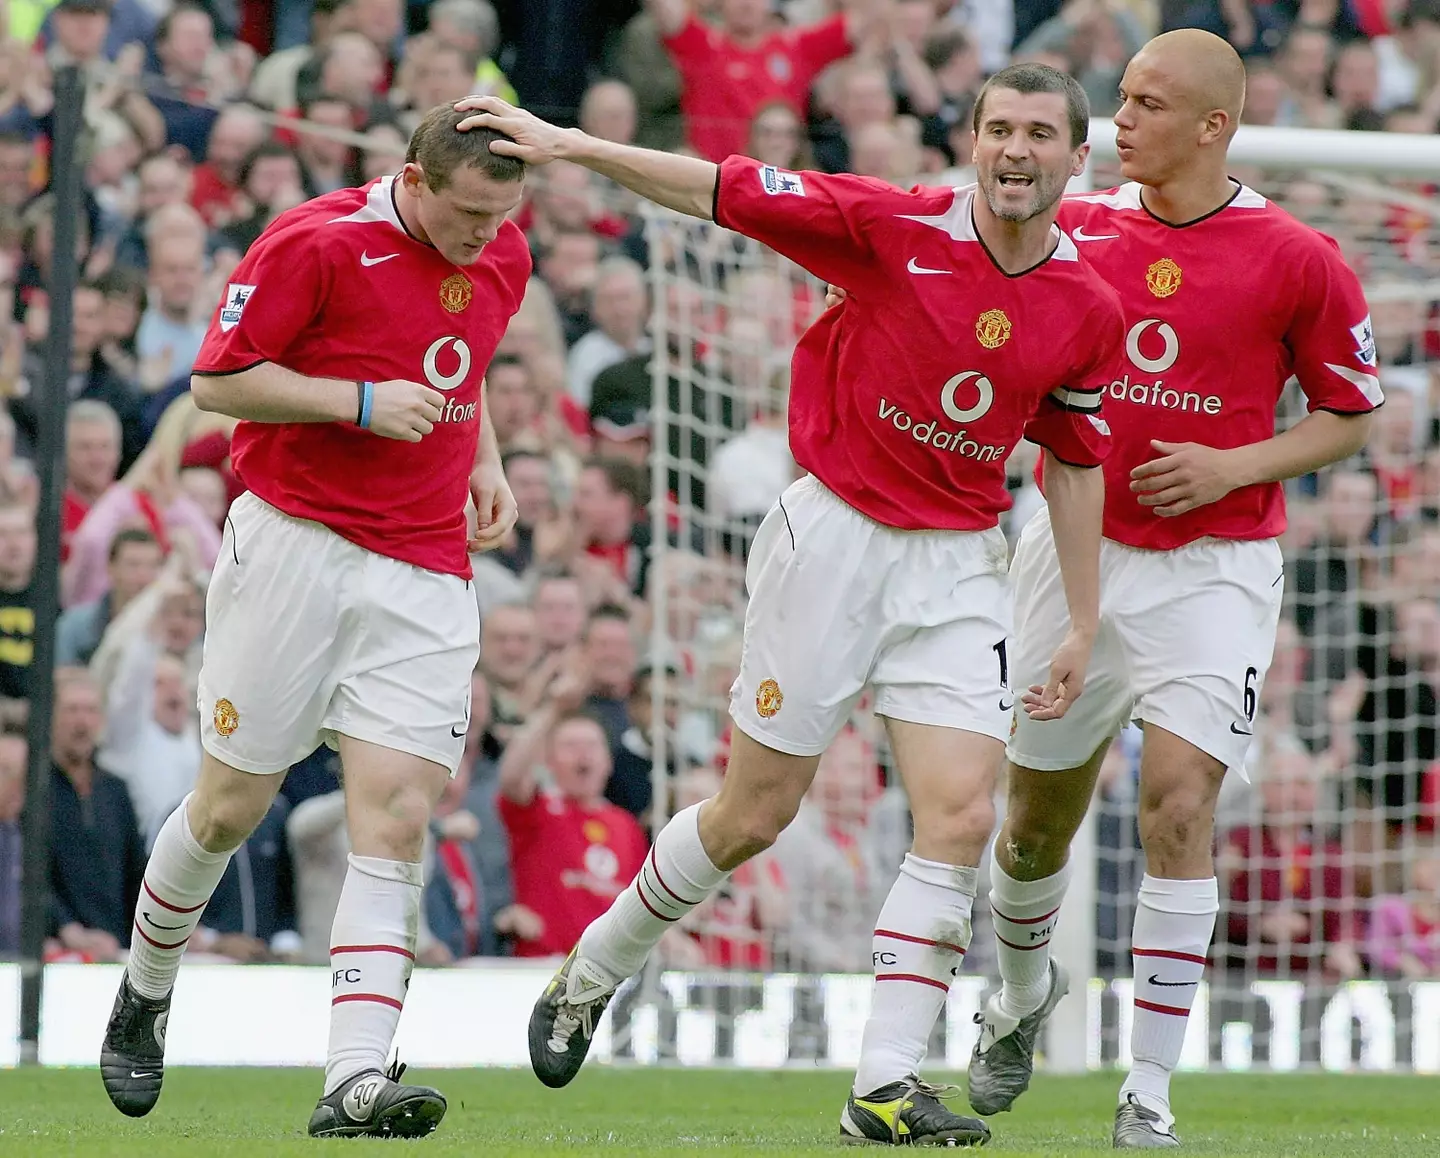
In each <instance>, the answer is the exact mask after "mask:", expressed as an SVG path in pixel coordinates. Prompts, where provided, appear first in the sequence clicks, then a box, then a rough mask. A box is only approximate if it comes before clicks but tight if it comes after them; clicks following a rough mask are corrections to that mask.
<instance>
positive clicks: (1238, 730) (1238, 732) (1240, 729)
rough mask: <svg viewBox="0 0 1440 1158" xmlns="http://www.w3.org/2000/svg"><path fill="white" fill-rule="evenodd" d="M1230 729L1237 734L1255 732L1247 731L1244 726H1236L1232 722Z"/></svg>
mask: <svg viewBox="0 0 1440 1158" xmlns="http://www.w3.org/2000/svg"><path fill="white" fill-rule="evenodd" d="M1230 730H1231V731H1232V732H1234V733H1235V734H1236V735H1237V736H1253V735H1254V734H1255V733H1254V732H1247V731H1246V730H1245V729H1244V728H1237V727H1236V726H1235V725H1234V724H1231V725H1230Z"/></svg>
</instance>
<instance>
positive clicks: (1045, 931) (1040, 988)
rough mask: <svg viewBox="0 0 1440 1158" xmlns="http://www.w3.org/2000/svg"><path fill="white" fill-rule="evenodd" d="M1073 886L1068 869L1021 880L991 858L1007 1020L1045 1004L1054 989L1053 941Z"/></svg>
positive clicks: (992, 899) (1002, 1006)
mask: <svg viewBox="0 0 1440 1158" xmlns="http://www.w3.org/2000/svg"><path fill="white" fill-rule="evenodd" d="M1069 884H1070V866H1069V864H1066V865H1065V866H1064V867H1063V868H1061V869H1060V871H1059V872H1057V873H1054V874H1052V875H1051V876H1048V877H1041V878H1040V880H1038V881H1017V880H1016V879H1015V878H1014V877H1012V876H1011V875H1010V874H1009V873H1007V872H1006V871H1005V870H1004V869H1003V868H1001V867H1000V864H999V861H998V859H996V858H995V856H994V854H993V852H992V854H991V860H990V910H991V913H992V914H993V919H994V922H995V942H996V945H995V951H996V956H997V957H998V958H999V961H1000V977H1001V979H1002V980H1003V981H1004V983H1005V984H1004V986H1003V987H1002V988H1001V990H1000V1012H1001V1013H1002V1014H1004V1015H1005V1016H1006V1017H1013V1018H1015V1019H1016V1020H1017V1021H1018V1020H1019V1019H1020V1018H1022V1017H1024V1016H1025V1015H1026V1014H1028V1013H1034V1012H1035V1010H1037V1009H1039V1008H1040V1006H1041V1005H1043V1004H1044V1002H1045V995H1046V993H1048V992H1049V989H1050V938H1051V936H1052V935H1053V934H1054V932H1055V923H1056V921H1057V920H1059V917H1060V902H1061V901H1062V900H1064V899H1065V890H1066V888H1067V887H1068V886H1069Z"/></svg>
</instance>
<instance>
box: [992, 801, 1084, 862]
mask: <svg viewBox="0 0 1440 1158" xmlns="http://www.w3.org/2000/svg"><path fill="white" fill-rule="evenodd" d="M1065 821H1066V818H1065V817H1062V816H1060V815H1059V814H1058V813H1056V812H1054V811H1053V810H1052V811H1050V812H1048V813H1047V811H1046V810H1045V809H1044V808H1038V807H1024V808H1018V809H1017V808H1013V806H1012V809H1011V810H1010V811H1009V812H1008V813H1007V814H1006V816H1005V826H1004V827H1003V828H1002V829H1001V830H1000V840H1002V841H1003V842H1004V844H1005V851H1006V854H1007V855H1008V857H1009V859H1010V863H1011V865H1013V866H1014V868H1015V870H1016V873H1017V875H1018V876H1019V879H1020V880H1033V879H1035V878H1034V877H1033V876H1031V875H1029V874H1030V872H1031V871H1032V870H1033V871H1038V870H1041V869H1046V870H1048V871H1054V868H1055V867H1056V866H1058V865H1059V864H1063V863H1064V860H1065V856H1066V853H1067V852H1068V851H1069V849H1070V841H1071V839H1072V838H1073V837H1074V835H1075V826H1074V825H1071V824H1069V823H1066V822H1065Z"/></svg>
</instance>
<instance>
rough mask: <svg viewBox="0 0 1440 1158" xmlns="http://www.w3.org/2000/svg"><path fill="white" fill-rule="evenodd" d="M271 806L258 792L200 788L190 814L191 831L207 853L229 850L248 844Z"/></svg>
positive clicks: (188, 815)
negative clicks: (205, 789)
mask: <svg viewBox="0 0 1440 1158" xmlns="http://www.w3.org/2000/svg"><path fill="white" fill-rule="evenodd" d="M269 807H270V801H269V800H268V799H267V800H262V799H259V798H258V794H255V793H247V792H222V791H213V790H212V791H203V790H202V789H201V788H197V789H196V791H195V794H194V795H193V796H192V797H191V798H190V810H189V813H188V814H187V819H188V820H189V822H190V833H191V835H192V836H194V838H195V841H196V843H197V844H199V845H200V847H201V848H203V849H205V850H206V851H207V852H230V851H231V850H232V849H236V848H239V847H240V846H241V845H242V844H244V843H245V841H246V839H247V838H248V837H249V836H250V834H251V833H252V832H254V831H255V826H256V825H258V824H259V823H260V821H261V820H263V819H264V818H265V813H266V812H267V811H268V810H269Z"/></svg>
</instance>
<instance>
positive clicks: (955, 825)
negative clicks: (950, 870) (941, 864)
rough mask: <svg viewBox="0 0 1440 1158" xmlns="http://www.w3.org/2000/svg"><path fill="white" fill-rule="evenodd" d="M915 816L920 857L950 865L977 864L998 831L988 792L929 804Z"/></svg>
mask: <svg viewBox="0 0 1440 1158" xmlns="http://www.w3.org/2000/svg"><path fill="white" fill-rule="evenodd" d="M914 816H915V850H916V853H917V854H918V855H920V856H924V857H926V858H927V859H932V860H943V861H946V862H947V863H953V864H974V863H976V862H977V861H978V860H979V857H980V855H981V854H982V853H983V852H984V851H985V846H986V845H987V844H988V843H989V841H990V835H991V833H992V832H994V830H995V805H994V802H993V801H992V800H991V798H990V795H989V793H985V792H980V793H976V794H974V795H972V796H970V797H968V798H961V797H959V796H956V797H953V798H951V799H947V800H927V801H925V802H923V803H922V804H920V806H919V807H917V808H915V809H914Z"/></svg>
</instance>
